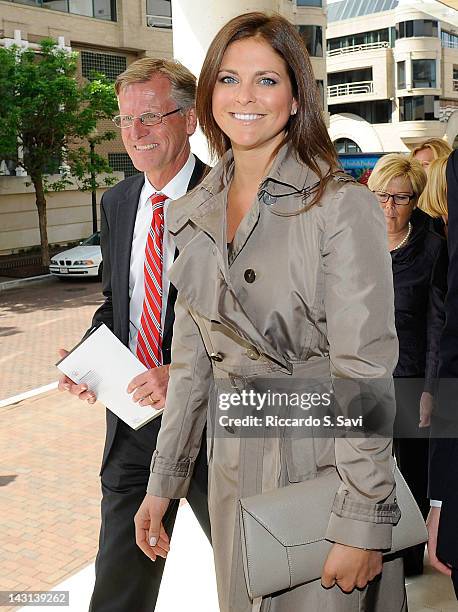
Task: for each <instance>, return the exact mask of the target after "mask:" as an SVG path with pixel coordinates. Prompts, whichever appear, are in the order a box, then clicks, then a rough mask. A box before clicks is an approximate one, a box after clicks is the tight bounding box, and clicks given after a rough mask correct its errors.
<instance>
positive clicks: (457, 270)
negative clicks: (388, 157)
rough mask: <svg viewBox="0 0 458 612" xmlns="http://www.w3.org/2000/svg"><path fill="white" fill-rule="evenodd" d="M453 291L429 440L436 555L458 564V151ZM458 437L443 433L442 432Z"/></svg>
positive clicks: (452, 177)
mask: <svg viewBox="0 0 458 612" xmlns="http://www.w3.org/2000/svg"><path fill="white" fill-rule="evenodd" d="M447 194H448V195H447V200H448V241H447V242H448V254H449V268H448V277H447V283H448V290H447V296H446V299H445V327H444V331H443V333H442V338H441V343H440V363H439V377H440V385H439V394H438V405H437V409H435V411H434V413H433V414H434V415H435V416H434V418H433V424H432V436H433V439H432V440H431V445H430V478H429V496H430V498H431V499H440V500H442V511H441V519H440V524H439V535H438V543H437V555H438V557H439V558H440V559H441V560H442V561H445V562H446V563H449V564H451V565H453V566H454V567H458V439H457V437H458V427H457V425H458V151H454V152H453V153H452V154H451V156H450V158H449V160H448V162H447ZM444 434H445V435H446V436H450V435H454V436H457V437H455V438H450V437H438V438H437V439H434V436H435V435H438V436H443V435H444Z"/></svg>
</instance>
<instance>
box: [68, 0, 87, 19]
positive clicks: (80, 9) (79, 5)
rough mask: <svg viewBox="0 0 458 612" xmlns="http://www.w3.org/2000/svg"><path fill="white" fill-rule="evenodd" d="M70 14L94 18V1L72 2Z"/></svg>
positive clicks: (80, 0) (79, 0) (72, 0)
mask: <svg viewBox="0 0 458 612" xmlns="http://www.w3.org/2000/svg"><path fill="white" fill-rule="evenodd" d="M70 13H74V14H75V15H86V17H92V16H93V14H92V0H70Z"/></svg>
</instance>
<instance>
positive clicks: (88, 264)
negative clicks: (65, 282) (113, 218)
mask: <svg viewBox="0 0 458 612" xmlns="http://www.w3.org/2000/svg"><path fill="white" fill-rule="evenodd" d="M102 266H103V263H102V251H101V249H100V232H96V233H95V234H92V236H89V238H86V240H82V241H81V242H80V243H79V245H78V246H76V247H73V248H72V249H68V250H67V251H62V252H61V253H57V255H53V257H52V259H51V264H50V266H49V271H50V273H51V274H53V275H54V276H58V277H59V278H69V277H71V276H96V277H98V278H102Z"/></svg>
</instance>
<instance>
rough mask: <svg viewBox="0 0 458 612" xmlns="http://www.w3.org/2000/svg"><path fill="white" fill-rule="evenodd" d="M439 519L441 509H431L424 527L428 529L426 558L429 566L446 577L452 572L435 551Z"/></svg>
mask: <svg viewBox="0 0 458 612" xmlns="http://www.w3.org/2000/svg"><path fill="white" fill-rule="evenodd" d="M440 517H441V509H440V508H436V507H431V509H430V511H429V514H428V518H427V519H426V527H427V528H428V557H429V562H430V563H431V565H432V566H433V567H434V568H435V569H437V570H438V571H439V572H441V573H442V574H445V575H446V576H451V575H452V570H451V569H450V568H449V567H448V566H447V565H444V564H443V563H442V562H441V561H439V559H438V558H437V556H436V550H437V532H438V530H439V521H440Z"/></svg>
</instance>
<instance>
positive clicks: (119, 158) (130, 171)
mask: <svg viewBox="0 0 458 612" xmlns="http://www.w3.org/2000/svg"><path fill="white" fill-rule="evenodd" d="M108 163H109V164H110V166H111V167H112V169H113V171H114V172H124V177H125V178H127V177H128V176H133V175H134V174H138V170H137V168H135V166H134V165H133V163H132V161H131V159H130V157H129V156H128V155H127V153H108Z"/></svg>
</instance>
